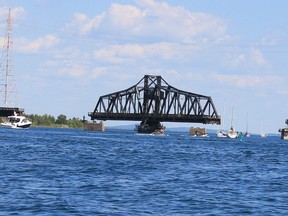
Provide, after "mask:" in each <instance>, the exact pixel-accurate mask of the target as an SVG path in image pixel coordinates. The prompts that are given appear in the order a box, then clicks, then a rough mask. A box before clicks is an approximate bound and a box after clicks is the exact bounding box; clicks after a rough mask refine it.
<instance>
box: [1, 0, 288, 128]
mask: <svg viewBox="0 0 288 216" xmlns="http://www.w3.org/2000/svg"><path fill="white" fill-rule="evenodd" d="M8 8H11V10H12V17H13V32H12V34H13V52H12V58H11V59H12V61H13V70H14V73H15V79H16V84H17V91H18V98H19V102H18V103H19V106H20V107H23V108H24V109H25V113H27V114H39V115H44V114H49V115H54V116H55V117H57V116H58V115H60V114H65V115H66V116H67V118H72V117H79V118H82V117H83V115H85V116H86V119H87V118H88V112H91V111H93V110H94V108H95V105H96V103H97V101H98V98H99V96H101V95H105V94H108V93H112V92H116V91H120V90H123V89H126V88H128V87H130V86H132V85H134V84H136V83H137V82H138V81H139V80H140V79H141V78H142V77H143V76H144V75H146V74H148V75H160V76H162V78H164V79H165V80H166V81H167V82H168V83H169V84H170V85H172V86H174V87H176V88H178V89H181V90H184V91H189V92H193V93H197V94H202V95H207V96H211V97H212V99H213V102H214V105H215V106H216V109H217V112H218V114H220V115H221V118H222V122H223V125H222V126H221V127H223V128H224V129H225V128H227V129H228V128H229V127H230V126H231V119H232V107H233V104H234V115H233V117H234V118H233V125H234V127H235V128H236V129H237V130H239V131H245V130H246V126H247V125H248V131H249V132H251V133H260V131H261V128H262V130H263V132H265V133H277V132H278V129H280V128H283V127H285V119H287V118H288V111H287V110H288V100H287V96H288V84H287V83H288V75H287V74H288V73H287V72H288V61H287V59H286V58H287V56H286V55H287V53H288V28H287V24H288V13H287V8H288V1H286V0H273V1H272V0H253V1H243V0H233V1H231V0H217V1H216V0H214V1H213V0H201V1H198V0H189V1H186V0H166V1H164V0H122V1H120V0H85V1H79V0H69V1H68V0H66V1H65V0H62V1H59V0H9V1H8V0H0V21H1V22H0V43H1V44H3V37H4V35H5V25H6V19H7V13H8ZM2 46H3V45H1V47H2ZM132 123H133V124H134V123H135V122H132ZM105 124H106V125H107V126H109V125H119V124H131V122H117V121H116V122H115V121H107V122H106V123H105ZM164 124H165V125H166V126H167V127H178V126H183V124H182V123H164ZM184 125H185V126H189V127H190V126H193V127H195V126H201V127H206V128H208V129H216V126H215V125H202V124H200V125H195V124H184Z"/></svg>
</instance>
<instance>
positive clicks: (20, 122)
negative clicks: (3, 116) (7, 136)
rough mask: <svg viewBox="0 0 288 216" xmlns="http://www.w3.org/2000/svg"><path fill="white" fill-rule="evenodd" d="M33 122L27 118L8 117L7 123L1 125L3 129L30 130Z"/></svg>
mask: <svg viewBox="0 0 288 216" xmlns="http://www.w3.org/2000/svg"><path fill="white" fill-rule="evenodd" d="M31 124H32V122H31V121H29V120H28V119H27V118H26V117H25V116H8V118H7V121H6V122H4V123H1V126H2V127H5V128H12V129H21V128H29V127H30V126H31Z"/></svg>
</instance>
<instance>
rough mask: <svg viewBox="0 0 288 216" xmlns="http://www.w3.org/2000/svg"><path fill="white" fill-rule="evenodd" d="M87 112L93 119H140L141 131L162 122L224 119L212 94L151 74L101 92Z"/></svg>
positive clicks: (156, 126) (198, 121) (202, 121)
mask: <svg viewBox="0 0 288 216" xmlns="http://www.w3.org/2000/svg"><path fill="white" fill-rule="evenodd" d="M88 115H89V116H90V117H91V120H104V121H105V120H128V121H141V123H140V125H139V127H138V132H153V131H154V130H155V129H160V128H161V127H162V125H161V123H160V122H191V123H203V124H220V122H221V118H220V116H219V115H218V113H217V111H216V108H215V106H214V104H213V101H212V98H211V97H209V96H205V95H200V94H195V93H191V92H187V91H183V90H179V89H177V88H175V87H173V86H171V85H169V84H168V83H167V82H166V81H165V80H164V79H163V78H162V77H161V76H151V75H145V76H144V77H143V78H142V79H141V80H140V81H139V82H138V83H137V84H135V85H133V86H131V87H130V88H127V89H125V90H122V91H118V92H114V93H111V94H107V95H103V96H100V97H99V100H98V102H97V104H96V107H95V109H94V111H93V112H89V113H88Z"/></svg>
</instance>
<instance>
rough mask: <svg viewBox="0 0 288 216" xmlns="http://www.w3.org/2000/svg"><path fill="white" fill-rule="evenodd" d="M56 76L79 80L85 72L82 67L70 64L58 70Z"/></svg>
mask: <svg viewBox="0 0 288 216" xmlns="http://www.w3.org/2000/svg"><path fill="white" fill-rule="evenodd" d="M58 74H59V75H61V76H68V77H74V78H80V77H83V76H84V75H85V74H86V70H85V68H84V67H83V66H82V65H79V64H72V65H69V66H67V67H65V68H62V69H60V70H59V72H58Z"/></svg>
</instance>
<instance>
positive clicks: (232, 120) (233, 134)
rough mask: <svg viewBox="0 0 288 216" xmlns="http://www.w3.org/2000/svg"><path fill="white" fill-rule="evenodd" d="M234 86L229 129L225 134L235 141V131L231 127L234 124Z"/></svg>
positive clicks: (236, 134)
mask: <svg viewBox="0 0 288 216" xmlns="http://www.w3.org/2000/svg"><path fill="white" fill-rule="evenodd" d="M235 86H236V85H234V94H233V105H232V117H231V128H230V130H228V132H227V136H228V137H229V138H231V139H235V138H236V137H237V136H238V133H237V131H236V130H235V129H234V127H233V122H234V106H235Z"/></svg>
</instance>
